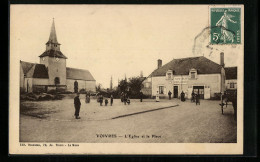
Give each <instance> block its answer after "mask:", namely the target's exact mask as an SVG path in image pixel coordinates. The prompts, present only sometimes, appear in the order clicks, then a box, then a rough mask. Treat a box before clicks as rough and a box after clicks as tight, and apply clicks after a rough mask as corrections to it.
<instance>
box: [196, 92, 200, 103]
mask: <svg viewBox="0 0 260 162" xmlns="http://www.w3.org/2000/svg"><path fill="white" fill-rule="evenodd" d="M195 100H196V105H200V95H199V94H196V95H195Z"/></svg>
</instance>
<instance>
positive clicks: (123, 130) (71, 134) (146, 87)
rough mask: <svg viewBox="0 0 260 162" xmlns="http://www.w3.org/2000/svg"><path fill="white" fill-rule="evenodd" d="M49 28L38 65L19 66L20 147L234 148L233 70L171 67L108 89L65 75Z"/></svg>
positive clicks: (71, 72) (198, 62)
mask: <svg viewBox="0 0 260 162" xmlns="http://www.w3.org/2000/svg"><path fill="white" fill-rule="evenodd" d="M60 45H61V44H60V43H59V42H58V39H57V35H56V29H55V21H54V20H53V22H52V26H51V32H50V36H49V40H48V41H47V43H46V50H45V51H44V52H43V53H42V54H40V55H39V59H40V62H39V63H30V62H26V61H23V60H21V61H20V141H21V142H101V143H102V142H103V143H104V142H105V143H106V142H111V143H113V142H127V143H128V142H133V143H138V142H144V143H145V142H151V143H164V142H168V143H185V142H189V143H235V142H236V140H237V124H236V89H237V86H236V79H237V67H225V62H224V57H225V56H224V52H220V53H219V58H220V59H219V60H220V61H219V63H216V62H213V61H211V60H210V59H208V58H206V57H204V56H198V57H187V58H179V59H173V60H172V61H170V62H168V63H166V64H163V63H162V60H161V59H160V58H158V60H155V61H156V63H157V67H156V68H155V70H153V69H151V73H150V75H148V76H143V73H142V71H140V75H139V76H130V77H127V75H126V74H125V77H124V78H122V79H118V81H116V83H115V82H113V78H112V76H111V79H110V83H109V84H110V86H109V88H104V87H102V85H100V84H97V82H96V80H95V78H94V77H93V75H92V71H89V70H87V69H77V68H71V67H67V64H66V61H69V58H67V57H66V56H65V55H64V54H63V53H62V52H61V51H62V50H61V47H60Z"/></svg>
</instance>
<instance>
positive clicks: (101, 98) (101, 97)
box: [99, 95, 103, 106]
mask: <svg viewBox="0 0 260 162" xmlns="http://www.w3.org/2000/svg"><path fill="white" fill-rule="evenodd" d="M99 103H100V106H102V104H103V96H102V95H100V98H99Z"/></svg>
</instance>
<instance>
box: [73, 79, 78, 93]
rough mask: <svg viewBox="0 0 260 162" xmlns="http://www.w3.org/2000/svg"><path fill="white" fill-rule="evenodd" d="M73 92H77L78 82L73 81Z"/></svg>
mask: <svg viewBox="0 0 260 162" xmlns="http://www.w3.org/2000/svg"><path fill="white" fill-rule="evenodd" d="M74 93H78V82H77V81H75V82H74Z"/></svg>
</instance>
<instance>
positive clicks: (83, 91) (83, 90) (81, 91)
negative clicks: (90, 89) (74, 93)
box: [79, 88, 87, 94]
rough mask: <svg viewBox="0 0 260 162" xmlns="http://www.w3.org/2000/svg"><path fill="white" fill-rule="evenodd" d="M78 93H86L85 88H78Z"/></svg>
mask: <svg viewBox="0 0 260 162" xmlns="http://www.w3.org/2000/svg"><path fill="white" fill-rule="evenodd" d="M79 93H81V94H86V93H87V92H86V90H85V89H84V88H82V89H80V90H79Z"/></svg>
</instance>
